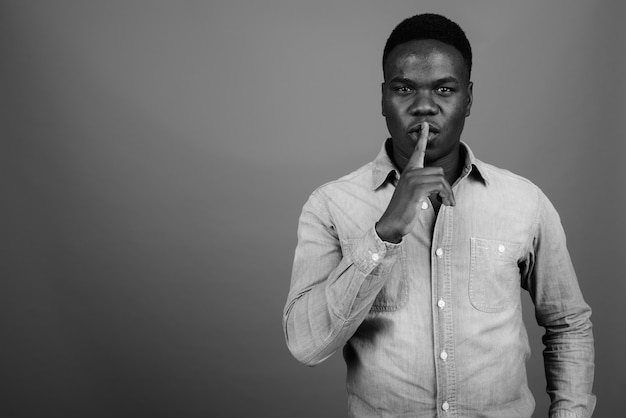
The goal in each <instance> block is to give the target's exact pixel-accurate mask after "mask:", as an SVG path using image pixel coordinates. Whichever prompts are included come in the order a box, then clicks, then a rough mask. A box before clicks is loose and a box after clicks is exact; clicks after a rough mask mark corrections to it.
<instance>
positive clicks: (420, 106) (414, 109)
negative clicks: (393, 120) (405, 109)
mask: <svg viewBox="0 0 626 418" xmlns="http://www.w3.org/2000/svg"><path fill="white" fill-rule="evenodd" d="M409 113H410V114H411V115H434V114H436V113H437V105H436V104H435V102H434V101H433V97H432V94H431V93H430V92H418V93H417V94H416V95H415V100H414V101H413V103H411V106H410V107H409Z"/></svg>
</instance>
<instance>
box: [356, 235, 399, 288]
mask: <svg viewBox="0 0 626 418" xmlns="http://www.w3.org/2000/svg"><path fill="white" fill-rule="evenodd" d="M401 245H402V241H401V242H399V243H397V244H393V243H391V242H386V241H383V240H382V239H380V237H379V236H378V234H377V233H376V229H375V227H374V226H373V225H372V227H371V228H370V229H369V230H368V231H367V232H366V234H365V235H364V236H363V238H362V239H360V240H359V241H358V242H357V244H356V246H355V248H354V249H353V251H352V261H353V262H354V264H355V265H356V267H357V268H358V269H359V270H360V271H361V272H363V273H365V274H367V275H374V276H380V275H385V274H387V273H388V272H389V270H390V269H391V267H392V266H393V264H394V263H395V261H396V258H397V257H396V255H397V254H398V253H399V252H400V247H401Z"/></svg>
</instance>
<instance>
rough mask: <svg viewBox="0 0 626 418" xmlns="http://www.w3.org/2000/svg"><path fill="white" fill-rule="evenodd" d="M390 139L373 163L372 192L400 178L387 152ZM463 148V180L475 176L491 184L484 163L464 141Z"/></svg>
mask: <svg viewBox="0 0 626 418" xmlns="http://www.w3.org/2000/svg"><path fill="white" fill-rule="evenodd" d="M390 141H391V140H390V139H387V140H386V141H385V142H384V143H383V146H382V148H381V150H380V152H379V153H378V155H377V156H376V158H375V159H374V161H373V166H372V190H376V189H378V188H379V187H380V186H382V185H383V184H385V183H386V182H387V181H388V180H391V181H394V180H396V179H398V178H399V177H400V173H399V172H398V169H397V168H396V166H395V165H394V163H393V162H392V161H391V157H390V156H389V152H388V150H387V147H388V144H390ZM461 148H462V149H463V150H464V154H465V168H464V169H463V172H462V174H461V178H463V177H469V176H470V175H471V176H474V177H476V179H478V180H480V181H482V182H483V183H484V184H485V185H488V184H489V179H488V176H487V173H486V171H485V169H484V168H483V167H482V163H481V161H480V160H478V159H477V158H476V157H474V153H473V152H472V150H471V149H470V147H469V146H468V145H467V144H466V143H465V142H463V141H461Z"/></svg>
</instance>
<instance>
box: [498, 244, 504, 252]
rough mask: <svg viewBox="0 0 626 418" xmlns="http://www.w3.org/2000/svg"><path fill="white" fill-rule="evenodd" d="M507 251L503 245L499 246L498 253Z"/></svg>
mask: <svg viewBox="0 0 626 418" xmlns="http://www.w3.org/2000/svg"><path fill="white" fill-rule="evenodd" d="M505 249H506V248H504V245H502V244H500V245H499V246H498V251H500V252H501V253H503V252H504V250H505Z"/></svg>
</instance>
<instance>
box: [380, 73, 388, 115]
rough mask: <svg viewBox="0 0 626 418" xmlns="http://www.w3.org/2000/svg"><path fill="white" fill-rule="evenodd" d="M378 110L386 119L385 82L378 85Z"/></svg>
mask: <svg viewBox="0 0 626 418" xmlns="http://www.w3.org/2000/svg"><path fill="white" fill-rule="evenodd" d="M380 109H381V113H382V115H383V116H385V117H387V113H386V112H385V82H384V81H383V82H382V83H380Z"/></svg>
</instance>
